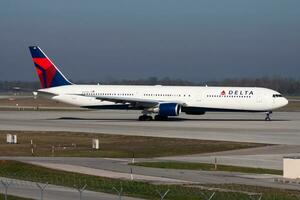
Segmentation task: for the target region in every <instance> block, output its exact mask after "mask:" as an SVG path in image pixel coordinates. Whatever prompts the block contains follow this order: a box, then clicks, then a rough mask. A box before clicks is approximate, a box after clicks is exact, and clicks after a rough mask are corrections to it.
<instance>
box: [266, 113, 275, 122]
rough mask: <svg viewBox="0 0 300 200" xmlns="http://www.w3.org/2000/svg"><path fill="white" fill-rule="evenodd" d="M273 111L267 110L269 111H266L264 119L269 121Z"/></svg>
mask: <svg viewBox="0 0 300 200" xmlns="http://www.w3.org/2000/svg"><path fill="white" fill-rule="evenodd" d="M272 113H273V112H272V111H269V112H266V118H265V121H271V114H272Z"/></svg>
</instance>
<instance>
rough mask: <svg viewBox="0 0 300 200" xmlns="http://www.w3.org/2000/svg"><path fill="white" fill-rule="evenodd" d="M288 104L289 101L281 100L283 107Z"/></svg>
mask: <svg viewBox="0 0 300 200" xmlns="http://www.w3.org/2000/svg"><path fill="white" fill-rule="evenodd" d="M288 104H289V101H288V100H287V99H286V98H283V106H286V105H288Z"/></svg>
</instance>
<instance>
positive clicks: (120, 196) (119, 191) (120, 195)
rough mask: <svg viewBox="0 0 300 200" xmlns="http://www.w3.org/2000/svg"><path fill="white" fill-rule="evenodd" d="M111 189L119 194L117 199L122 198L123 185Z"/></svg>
mask: <svg viewBox="0 0 300 200" xmlns="http://www.w3.org/2000/svg"><path fill="white" fill-rule="evenodd" d="M113 190H115V191H116V192H117V193H118V196H119V200H122V194H123V187H122V185H121V188H120V190H118V189H117V188H115V187H113Z"/></svg>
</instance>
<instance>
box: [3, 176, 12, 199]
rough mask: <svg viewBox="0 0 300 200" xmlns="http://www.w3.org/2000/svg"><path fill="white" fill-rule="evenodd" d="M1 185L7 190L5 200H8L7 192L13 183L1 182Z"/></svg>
mask: <svg viewBox="0 0 300 200" xmlns="http://www.w3.org/2000/svg"><path fill="white" fill-rule="evenodd" d="M1 183H2V185H3V187H4V189H5V194H4V199H5V200H7V190H8V187H9V185H10V184H11V181H10V182H7V181H3V180H1Z"/></svg>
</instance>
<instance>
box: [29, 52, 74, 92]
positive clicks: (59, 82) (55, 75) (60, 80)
mask: <svg viewBox="0 0 300 200" xmlns="http://www.w3.org/2000/svg"><path fill="white" fill-rule="evenodd" d="M29 50H30V53H31V56H32V60H33V62H34V65H35V68H36V72H37V74H38V76H39V79H40V82H41V87H42V88H50V87H58V86H63V85H71V84H72V83H71V82H70V81H69V80H68V79H66V77H64V75H63V74H62V73H61V72H60V71H59V70H58V69H57V67H56V66H55V65H54V64H53V63H52V62H51V60H50V59H49V58H48V57H47V56H46V54H45V53H44V52H43V51H42V50H41V49H40V48H39V47H37V46H31V47H29Z"/></svg>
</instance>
